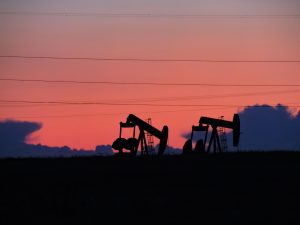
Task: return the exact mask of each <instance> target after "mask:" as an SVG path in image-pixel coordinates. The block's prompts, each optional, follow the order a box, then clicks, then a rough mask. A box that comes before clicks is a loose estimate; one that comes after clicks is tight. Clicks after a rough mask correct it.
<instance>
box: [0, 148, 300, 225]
mask: <svg viewBox="0 0 300 225" xmlns="http://www.w3.org/2000/svg"><path fill="white" fill-rule="evenodd" d="M0 171H1V172H0V179H1V184H0V191H1V192H0V207H1V208H0V214H1V216H0V224H3V225H4V224H26V225H27V224H28V225H31V224H53V225H55V224H141V225H143V224H190V223H194V224H218V225H219V224H259V225H260V224H262V225H264V224H300V223H299V216H300V213H299V212H300V202H299V200H300V185H299V179H300V173H299V172H300V153H296V152H274V153H235V154H223V155H209V156H203V157H183V156H168V157H163V158H161V159H158V158H115V157H109V158H101V157H91V158H88V157H87V158H69V159H67V158H65V159H63V158H60V159H2V160H0Z"/></svg>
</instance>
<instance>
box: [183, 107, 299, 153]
mask: <svg viewBox="0 0 300 225" xmlns="http://www.w3.org/2000/svg"><path fill="white" fill-rule="evenodd" d="M239 115H240V120H241V139H240V146H239V147H240V149H241V150H248V151H251V150H253V151H255V150H263V151H274V150H300V111H299V112H298V113H297V114H296V115H295V116H292V115H291V113H290V112H289V110H288V108H287V107H285V106H283V105H277V107H271V106H268V105H264V107H257V106H250V107H247V108H245V110H244V111H242V112H240V114H239ZM183 137H185V138H189V137H190V133H185V134H183ZM227 140H228V143H229V147H231V146H232V133H229V134H228V135H227ZM231 148H232V147H231Z"/></svg>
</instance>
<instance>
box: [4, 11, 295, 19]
mask: <svg viewBox="0 0 300 225" xmlns="http://www.w3.org/2000/svg"><path fill="white" fill-rule="evenodd" d="M0 15H21V16H63V17H64V16H73V17H129V18H130V17H139V18H176V19H177V18H180V19H188V18H195V19H207V18H222V19H224V18H225V19H226V18H227V19H299V18H300V14H195V13H153V12H140V13H137V12H78V11H77V12H76V11H73V12H72V11H0Z"/></svg>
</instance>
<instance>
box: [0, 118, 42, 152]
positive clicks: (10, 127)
mask: <svg viewBox="0 0 300 225" xmlns="http://www.w3.org/2000/svg"><path fill="white" fill-rule="evenodd" d="M41 128H42V124H40V123H36V122H25V121H14V120H4V121H0V145H1V146H6V145H10V146H11V145H19V144H23V143H25V141H26V139H27V138H28V136H29V135H30V134H31V133H33V132H35V131H38V130H39V129H41Z"/></svg>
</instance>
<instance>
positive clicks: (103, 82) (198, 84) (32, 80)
mask: <svg viewBox="0 0 300 225" xmlns="http://www.w3.org/2000/svg"><path fill="white" fill-rule="evenodd" d="M0 81H15V82H42V83H72V84H107V85H151V86H212V87H300V84H236V83H230V84H222V83H167V82H166V83H164V82H119V81H83V80H47V79H19V78H0Z"/></svg>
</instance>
